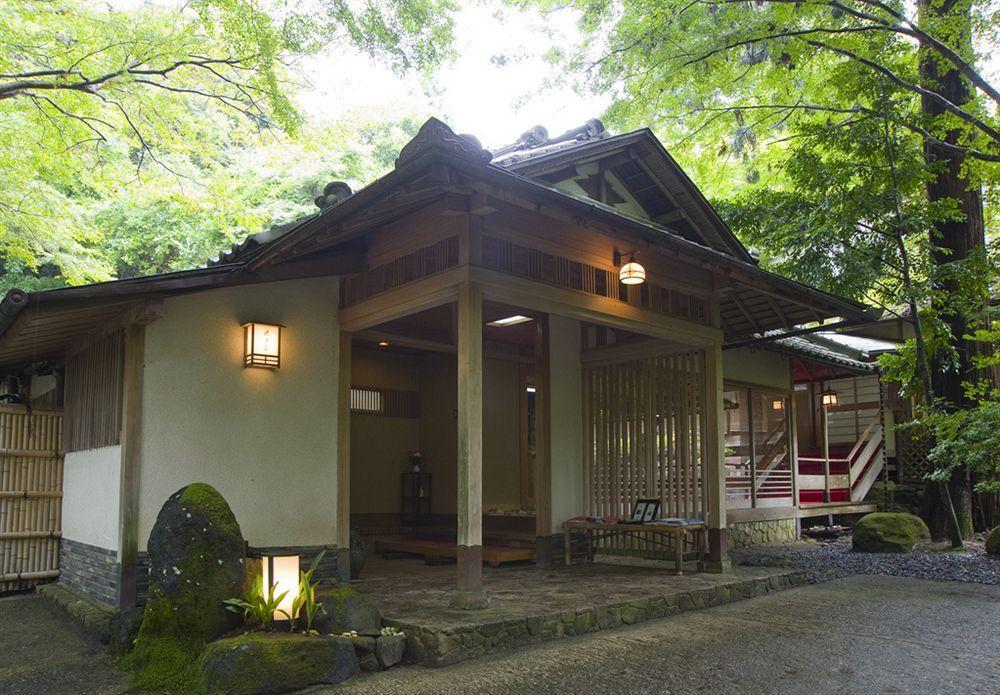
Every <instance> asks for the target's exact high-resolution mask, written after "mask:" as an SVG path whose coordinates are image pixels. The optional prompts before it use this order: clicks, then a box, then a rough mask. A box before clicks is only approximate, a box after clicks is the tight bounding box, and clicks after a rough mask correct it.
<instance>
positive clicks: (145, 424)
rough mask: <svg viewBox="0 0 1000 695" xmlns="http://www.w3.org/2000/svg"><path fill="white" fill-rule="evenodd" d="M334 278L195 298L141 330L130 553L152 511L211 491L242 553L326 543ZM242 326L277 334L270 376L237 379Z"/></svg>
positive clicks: (250, 372) (241, 374) (332, 515)
mask: <svg viewBox="0 0 1000 695" xmlns="http://www.w3.org/2000/svg"><path fill="white" fill-rule="evenodd" d="M337 296H338V284H337V280H336V279H335V278H313V279H306V280H289V281H284V282H275V283H266V284H259V285H247V286H243V287H232V288H224V289H218V290H212V291H208V292H200V293H196V294H191V295H184V296H180V297H171V298H169V299H167V301H166V307H165V316H164V317H163V318H162V319H160V320H158V321H155V322H154V323H152V324H150V325H149V326H148V327H147V328H146V354H145V373H144V386H143V418H142V452H141V461H140V469H141V475H140V504H139V517H140V518H139V546H140V549H144V548H145V547H146V541H147V539H148V538H149V532H150V530H151V529H152V526H153V523H154V522H155V520H156V515H157V513H158V512H159V510H160V507H161V505H162V504H163V502H164V500H166V498H167V497H168V496H169V495H170V494H172V493H173V492H175V491H176V490H178V489H179V488H181V487H183V486H184V485H187V484H189V483H192V482H205V483H209V484H211V485H213V486H214V487H216V488H217V489H218V490H219V491H220V492H221V493H222V494H223V496H224V497H225V498H226V500H228V502H229V504H230V506H231V507H232V509H233V511H234V513H235V514H236V518H237V520H238V521H239V523H240V526H241V527H242V529H243V535H244V537H245V538H246V539H247V540H248V541H249V542H250V544H251V545H258V546H271V545H313V544H322V543H333V542H334V541H335V520H336V512H337V494H336V493H337V488H336V431H337V414H336V413H337V409H336V398H337V358H338V328H337V325H336V315H337ZM246 321H262V322H268V323H279V324H283V325H284V326H285V328H284V329H283V330H282V335H281V368H280V369H276V370H267V369H253V368H249V369H248V368H244V367H243V362H242V355H243V353H242V339H243V332H242V329H241V328H240V325H241V324H242V323H244V322H246Z"/></svg>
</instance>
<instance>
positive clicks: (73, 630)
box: [0, 594, 125, 695]
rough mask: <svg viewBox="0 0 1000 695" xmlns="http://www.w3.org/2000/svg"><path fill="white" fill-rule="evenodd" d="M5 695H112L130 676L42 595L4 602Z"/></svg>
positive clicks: (1, 685) (0, 668)
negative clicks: (118, 668) (116, 665)
mask: <svg viewBox="0 0 1000 695" xmlns="http://www.w3.org/2000/svg"><path fill="white" fill-rule="evenodd" d="M0 626H3V629H2V630H0V693H4V695H42V694H43V693H44V695H62V694H63V693H75V694H80V695H111V694H112V693H122V692H124V691H125V676H124V674H122V673H121V672H119V671H117V670H115V667H114V658H113V657H112V656H111V655H110V654H109V653H108V651H107V649H106V648H105V646H104V645H103V644H101V642H100V641H99V640H97V639H96V638H95V637H94V636H93V635H92V634H91V633H90V632H89V630H88V629H86V628H84V627H83V626H82V625H81V624H79V623H78V622H77V621H76V619H75V618H73V617H71V616H70V615H69V614H67V613H66V612H65V611H64V610H63V609H61V608H59V607H57V606H55V605H53V604H52V603H50V602H49V601H46V600H45V599H43V598H42V597H41V596H38V595H36V594H20V595H16V596H9V597H6V598H2V599H0Z"/></svg>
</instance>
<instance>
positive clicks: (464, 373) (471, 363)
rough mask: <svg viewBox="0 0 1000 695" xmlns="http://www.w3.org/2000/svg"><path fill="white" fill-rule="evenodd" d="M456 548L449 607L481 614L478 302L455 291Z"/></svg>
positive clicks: (470, 292) (474, 291) (464, 287)
mask: <svg viewBox="0 0 1000 695" xmlns="http://www.w3.org/2000/svg"><path fill="white" fill-rule="evenodd" d="M457 323H458V452H457V453H458V461H457V462H458V548H457V561H458V562H457V568H456V572H457V576H456V591H455V593H454V594H453V596H452V605H454V606H456V607H458V608H485V607H486V604H487V603H488V601H487V597H486V593H485V592H484V591H483V300H482V291H481V290H480V289H479V287H478V286H477V285H475V284H473V283H470V282H464V283H462V284H461V286H460V287H459V290H458V316H457Z"/></svg>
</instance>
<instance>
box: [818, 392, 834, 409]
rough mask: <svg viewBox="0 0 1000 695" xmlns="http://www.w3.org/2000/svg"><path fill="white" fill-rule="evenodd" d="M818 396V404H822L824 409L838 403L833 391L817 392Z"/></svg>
mask: <svg viewBox="0 0 1000 695" xmlns="http://www.w3.org/2000/svg"><path fill="white" fill-rule="evenodd" d="M819 396H820V403H822V404H823V406H824V407H827V408H829V407H831V406H835V405H837V401H838V399H837V392H836V391H834V390H833V389H830V388H827V389H823V390H822V391H820V392H819Z"/></svg>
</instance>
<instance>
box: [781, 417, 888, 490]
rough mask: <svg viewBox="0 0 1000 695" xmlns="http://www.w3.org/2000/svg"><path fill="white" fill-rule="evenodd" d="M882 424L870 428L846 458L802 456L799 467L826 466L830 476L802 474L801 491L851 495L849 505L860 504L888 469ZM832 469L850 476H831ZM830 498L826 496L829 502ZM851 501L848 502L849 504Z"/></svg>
mask: <svg viewBox="0 0 1000 695" xmlns="http://www.w3.org/2000/svg"><path fill="white" fill-rule="evenodd" d="M884 445H885V441H884V437H883V434H882V424H881V423H880V422H878V421H877V420H876V421H874V422H872V423H871V424H870V425H868V428H867V429H866V430H865V431H864V433H863V434H862V435H861V437H860V438H858V441H857V442H855V444H854V446H853V447H852V448H851V451H850V452H849V453H848V454H847V456H846V457H821V456H819V457H818V456H799V463H800V464H802V463H819V464H823V466H824V469H825V470H826V471H827V473H825V474H823V475H817V474H808V475H803V474H799V478H798V484H799V489H800V490H823V491H824V493H830V492H831V491H833V490H843V491H849V495H848V498H849V501H851V502H860V501H862V500H863V499H864V498H865V496H866V495H867V494H868V491H869V490H871V488H872V485H874V484H875V481H876V480H877V479H878V475H879V473H881V472H882V468H883V466H884V465H885V456H884V451H883V447H884ZM832 469H837V470H846V471H847V472H846V473H837V474H830V473H829V471H830V470H832ZM829 497H830V495H829V494H826V498H827V500H829ZM845 501H847V500H845Z"/></svg>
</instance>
